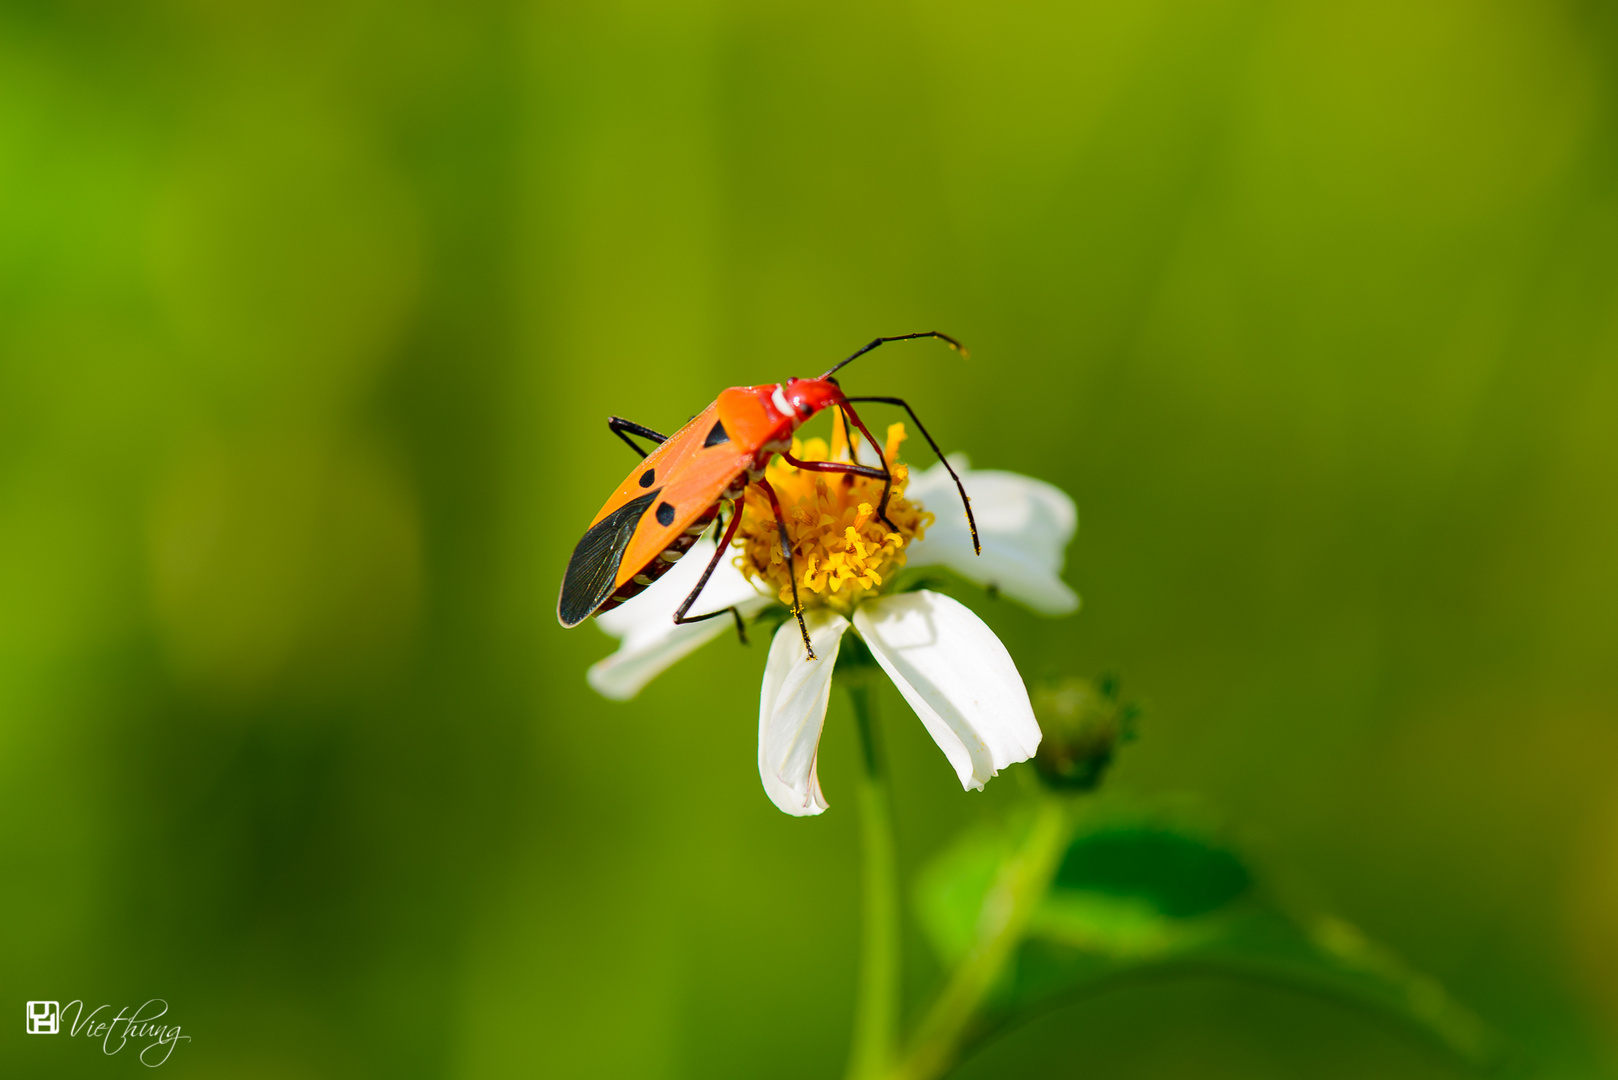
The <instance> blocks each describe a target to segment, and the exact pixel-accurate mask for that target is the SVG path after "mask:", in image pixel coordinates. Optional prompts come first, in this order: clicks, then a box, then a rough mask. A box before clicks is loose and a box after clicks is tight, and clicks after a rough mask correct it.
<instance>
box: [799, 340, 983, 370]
mask: <svg viewBox="0 0 1618 1080" xmlns="http://www.w3.org/2000/svg"><path fill="white" fill-rule="evenodd" d="M917 338H937V339H938V340H940V341H942V342H944V343H945V344H947V345H948V346H949V347H950V348H952V349H954V350H955V351H956V352H958V353H960V354H961V355H962V356H966V355H968V354H967V351H966V346H964V345H962V344H961V343H960V342H959V341H956V340H955V339H954V338H952V337H950V336H949V335H948V334H940V333H939V332H938V331H937V330H923V331H922V332H921V333H919V334H896V335H894V336H893V337H879V338H877V339H876V340H875V341H873V342H871V343H870V344H869V345H866V346H864V347H863V348H860V349H856V350H855V351H854V353H853V355H851V356H850V357H849V358H848V359H847V360H844V361H842V363H839V364H837V365H836V366H834V367H833V368H832V369H831V370H830V371H828V372H826V374H824V375H822V376H821V378H822V379H829V378H831V377H832V375H833V374H835V373H836V371H837V369H838V368H840V367H842V366H844V365H845V364H848V363H851V362H853V361H854V360H857V359H859V358H860V357H862V356H864V355H865V354H866V353H868V352H870V351H871V350H872V349H874V348H876V347H877V346H878V345H886V344H887V343H888V342H890V341H914V340H916V339H917Z"/></svg>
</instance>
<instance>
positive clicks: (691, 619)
mask: <svg viewBox="0 0 1618 1080" xmlns="http://www.w3.org/2000/svg"><path fill="white" fill-rule="evenodd" d="M741 523H742V514H741V508H740V507H739V506H736V505H735V504H734V503H733V504H732V505H731V508H730V526H729V527H728V528H727V529H725V536H724V539H722V540H720V541H719V547H718V550H716V551H715V552H714V553H713V558H711V559H709V560H708V565H707V567H706V568H705V569H704V570H703V571H702V577H701V578H700V579H699V580H698V581H697V587H696V588H694V589H692V590H691V594H690V595H689V596H687V597H686V598H685V600H684V601H682V602H681V604H680V606H679V607H678V608H677V609H675V612H674V625H675V626H684V625H685V624H686V623H698V622H707V621H708V620H709V619H717V618H718V617H719V616H721V615H725V614H729V615H730V616H731V617H732V618H734V619H735V620H736V636H737V637H738V638H740V639H741V642H742V644H743V645H746V644H747V625H746V623H744V622H743V621H742V613H741V609H740V608H738V607H736V605H735V604H732V605H731V606H730V607H727V608H720V609H719V610H718V611H710V612H708V613H707V614H706V615H689V616H688V615H686V612H687V611H690V610H691V605H692V604H694V603H696V602H697V597H698V595H700V594H701V592H702V590H703V587H704V586H706V585H707V584H708V579H709V578H711V577H713V572H714V571H715V570H716V569H718V568H719V560H720V559H723V558H724V557H725V552H726V551H727V550H729V549H730V542H731V540H733V539H735V537H736V527H737V526H738V525H740V524H741ZM715 531H717V530H715Z"/></svg>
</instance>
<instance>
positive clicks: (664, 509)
mask: <svg viewBox="0 0 1618 1080" xmlns="http://www.w3.org/2000/svg"><path fill="white" fill-rule="evenodd" d="M657 523H658V524H659V525H661V526H663V527H664V528H665V529H666V528H668V527H669V526H670V525H673V524H674V504H673V503H658V504H657Z"/></svg>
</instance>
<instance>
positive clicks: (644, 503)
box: [556, 488, 662, 626]
mask: <svg viewBox="0 0 1618 1080" xmlns="http://www.w3.org/2000/svg"><path fill="white" fill-rule="evenodd" d="M661 491H662V489H661V488H659V489H658V490H657V491H648V492H647V493H646V494H645V495H642V496H640V497H639V498H636V499H631V500H630V501H629V502H626V503H624V505H622V506H620V507H619V508H618V509H616V510H614V511H613V512H612V513H610V514H608V515H607V516H606V517H604V518H602V519H601V520H600V521H598V522H596V523H595V524H594V525H592V526H590V531H589V532H587V533H585V534H584V538H583V539H582V540H580V541H579V545H578V547H576V548H574V549H573V557H572V558H571V559H569V560H568V563H567V575H566V576H565V577H563V578H562V595H561V598H560V599H559V600H558V601H557V602H556V618H557V619H558V620H559V621H560V622H561V624H562V625H563V626H577V625H579V624H580V623H581V622H583V621H584V620H585V619H588V618H589V617H590V616H591V615H593V614H595V610H596V608H598V607H600V606H601V605H602V604H603V603H604V602H605V601H606V599H607V597H609V596H611V595H612V586H613V582H614V581H616V580H617V578H618V564H619V563H620V562H622V561H623V557H624V549H625V548H627V547H628V546H629V540H630V538H631V537H633V536H634V535H635V527H636V526H638V525H639V524H640V519H641V517H642V516H643V515H644V514H645V513H646V508H647V507H648V506H650V505H652V501H653V500H654V499H656V498H657V496H658V495H659V494H660V493H661Z"/></svg>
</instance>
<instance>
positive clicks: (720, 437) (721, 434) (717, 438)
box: [702, 420, 730, 450]
mask: <svg viewBox="0 0 1618 1080" xmlns="http://www.w3.org/2000/svg"><path fill="white" fill-rule="evenodd" d="M729 441H730V432H728V431H726V430H725V425H724V424H722V423H720V422H719V421H718V420H715V421H714V422H713V429H712V430H711V431H709V432H708V439H707V441H706V442H704V443H703V444H702V448H703V449H704V450H706V449H708V447H710V446H718V445H719V444H720V443H722V442H729Z"/></svg>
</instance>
